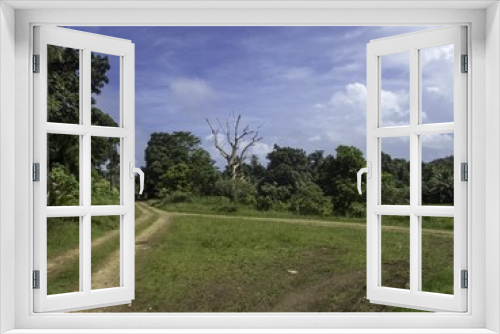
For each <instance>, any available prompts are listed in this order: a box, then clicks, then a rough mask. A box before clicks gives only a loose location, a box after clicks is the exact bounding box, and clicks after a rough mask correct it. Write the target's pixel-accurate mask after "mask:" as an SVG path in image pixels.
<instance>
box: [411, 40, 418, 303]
mask: <svg viewBox="0 0 500 334" xmlns="http://www.w3.org/2000/svg"><path fill="white" fill-rule="evenodd" d="M419 71H420V70H419V55H418V49H416V48H411V49H410V127H411V132H410V207H411V209H412V212H411V214H410V291H411V292H412V293H415V292H417V291H418V288H419V281H420V233H419V232H420V231H419V230H420V224H419V221H420V218H419V217H418V216H417V215H415V213H414V212H413V209H414V208H415V207H417V206H418V204H419V201H420V200H419V195H420V181H419V175H418V174H419V171H420V168H419V164H420V148H419V147H420V145H419V136H418V135H417V134H416V133H415V131H414V130H415V129H416V127H417V126H418V123H419V112H418V108H419V95H420V94H419V81H420V80H419Z"/></svg>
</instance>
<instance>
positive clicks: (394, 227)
mask: <svg viewBox="0 0 500 334" xmlns="http://www.w3.org/2000/svg"><path fill="white" fill-rule="evenodd" d="M380 219H381V226H382V231H381V236H382V237H381V244H382V245H381V246H382V247H381V248H382V266H381V267H382V284H381V285H382V286H386V287H390V288H398V289H410V217H409V216H381V217H380Z"/></svg>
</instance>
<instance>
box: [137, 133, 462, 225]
mask: <svg viewBox="0 0 500 334" xmlns="http://www.w3.org/2000/svg"><path fill="white" fill-rule="evenodd" d="M200 142H201V140H200V139H199V138H197V137H195V136H194V135H193V134H191V133H189V132H174V133H172V134H168V133H154V134H152V136H151V140H150V142H149V144H148V147H147V149H146V164H147V166H146V170H147V174H146V175H147V176H148V177H147V179H148V181H147V182H148V184H149V188H147V190H148V191H150V195H152V196H153V197H157V198H159V199H160V201H161V204H160V205H161V206H164V205H165V204H168V203H172V204H173V203H180V202H182V201H179V198H180V197H179V196H178V195H179V193H178V192H179V191H180V192H182V196H181V197H182V198H184V200H183V201H184V202H189V201H190V202H192V201H193V198H195V197H196V198H198V199H197V200H200V196H201V197H203V196H205V197H207V196H212V197H214V201H215V202H219V203H220V205H219V207H226V208H225V210H226V211H227V212H233V211H237V210H239V209H240V208H241V205H246V206H248V207H251V208H254V209H257V210H260V211H288V212H292V213H295V214H298V215H313V216H331V215H334V216H344V217H364V216H365V215H366V212H365V206H364V203H365V202H366V201H365V195H359V193H358V190H357V185H356V174H357V172H358V170H359V169H360V168H363V167H364V166H365V165H366V162H365V159H364V157H363V152H362V151H361V150H360V149H358V148H356V147H354V146H345V145H341V146H338V147H337V149H336V153H335V154H329V155H325V154H324V152H323V151H314V152H312V153H310V154H308V153H307V152H306V151H304V150H303V149H300V148H293V147H282V146H279V145H276V144H275V145H274V147H273V150H272V151H271V152H270V153H269V154H268V155H267V165H266V166H264V165H262V164H261V163H260V161H259V159H258V158H257V157H256V156H252V158H251V160H250V162H249V163H245V164H243V166H242V174H243V176H242V177H240V178H237V179H235V180H232V179H231V178H230V177H229V175H228V173H227V172H226V171H222V172H221V171H219V170H218V169H216V167H215V165H214V163H213V161H211V160H210V156H209V154H208V152H206V151H205V150H203V149H202V148H201V147H200V146H199V145H200ZM196 154H197V155H198V156H201V157H204V158H203V159H193V157H195V156H196ZM381 162H382V163H381V169H382V181H381V182H382V204H409V198H410V197H409V196H410V195H409V194H410V163H409V161H407V160H405V159H400V158H396V159H393V158H392V157H391V156H390V155H389V154H386V153H384V152H382V155H381ZM363 187H365V183H363ZM172 194H176V195H175V196H172ZM221 197H223V198H226V199H228V200H229V201H230V204H223V202H224V201H222V202H221V201H220V198H221ZM422 201H423V203H424V204H435V205H450V204H453V156H450V157H446V158H443V159H437V160H434V161H431V162H426V163H423V164H422ZM222 211H224V210H222Z"/></svg>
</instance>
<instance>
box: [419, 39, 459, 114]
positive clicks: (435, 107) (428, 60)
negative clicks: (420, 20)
mask: <svg viewBox="0 0 500 334" xmlns="http://www.w3.org/2000/svg"><path fill="white" fill-rule="evenodd" d="M453 54H454V51H453V45H443V46H437V47H434V48H428V49H422V50H420V57H421V58H420V60H421V64H422V65H421V66H422V91H421V96H422V107H421V118H422V123H442V122H453V66H454V60H453Z"/></svg>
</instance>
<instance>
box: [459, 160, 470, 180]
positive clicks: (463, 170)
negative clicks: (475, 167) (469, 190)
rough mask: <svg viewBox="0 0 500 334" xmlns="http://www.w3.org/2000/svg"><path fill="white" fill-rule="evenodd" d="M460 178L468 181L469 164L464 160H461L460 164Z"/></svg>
mask: <svg viewBox="0 0 500 334" xmlns="http://www.w3.org/2000/svg"><path fill="white" fill-rule="evenodd" d="M460 169H461V171H460V175H461V177H460V180H462V181H469V166H468V165H467V163H466V162H462V164H461V165H460Z"/></svg>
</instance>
